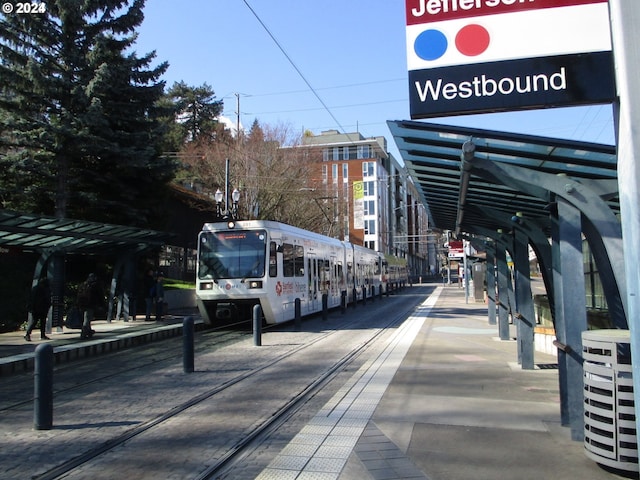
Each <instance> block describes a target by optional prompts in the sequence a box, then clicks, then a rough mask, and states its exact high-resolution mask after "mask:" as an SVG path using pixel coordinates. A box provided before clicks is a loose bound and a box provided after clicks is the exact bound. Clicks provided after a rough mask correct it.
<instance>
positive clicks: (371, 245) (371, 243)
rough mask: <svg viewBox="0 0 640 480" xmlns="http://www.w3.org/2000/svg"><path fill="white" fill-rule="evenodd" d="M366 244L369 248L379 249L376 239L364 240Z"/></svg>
mask: <svg viewBox="0 0 640 480" xmlns="http://www.w3.org/2000/svg"><path fill="white" fill-rule="evenodd" d="M364 246H365V247H367V248H370V249H371V250H377V249H376V241H375V240H367V241H365V242H364Z"/></svg>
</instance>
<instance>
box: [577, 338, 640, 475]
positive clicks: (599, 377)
mask: <svg viewBox="0 0 640 480" xmlns="http://www.w3.org/2000/svg"><path fill="white" fill-rule="evenodd" d="M582 350H583V358H584V365H583V370H584V449H585V454H586V455H587V457H589V458H590V459H592V460H594V461H595V462H597V463H599V464H601V465H604V466H607V467H611V468H615V469H618V470H624V471H627V472H638V444H637V434H636V415H635V406H634V398H633V378H632V369H631V345H630V334H629V330H611V329H605V330H589V331H586V332H582Z"/></svg>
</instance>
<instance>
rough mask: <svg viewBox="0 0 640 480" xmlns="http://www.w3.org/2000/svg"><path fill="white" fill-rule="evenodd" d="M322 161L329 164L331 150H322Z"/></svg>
mask: <svg viewBox="0 0 640 480" xmlns="http://www.w3.org/2000/svg"><path fill="white" fill-rule="evenodd" d="M322 161H323V162H328V161H329V149H328V148H325V149H324V150H322Z"/></svg>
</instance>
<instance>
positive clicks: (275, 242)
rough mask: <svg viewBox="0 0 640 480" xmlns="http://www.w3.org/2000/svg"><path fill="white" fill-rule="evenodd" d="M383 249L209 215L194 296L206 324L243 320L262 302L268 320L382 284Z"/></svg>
mask: <svg viewBox="0 0 640 480" xmlns="http://www.w3.org/2000/svg"><path fill="white" fill-rule="evenodd" d="M384 263H385V260H384V256H383V255H381V254H379V253H377V252H374V251H372V250H369V249H366V248H364V247H360V246H357V245H352V244H350V243H348V242H342V241H340V240H337V239H334V238H330V237H325V236H323V235H319V234H317V233H313V232H309V231H306V230H302V229H300V228H296V227H293V226H291V225H286V224H283V223H279V222H273V221H266V220H246V221H229V222H226V221H225V222H216V223H207V224H205V225H204V227H203V229H202V231H201V232H200V234H199V237H198V266H197V273H196V299H197V303H198V309H199V310H200V313H201V315H202V317H203V319H204V321H205V322H206V323H208V324H223V323H232V322H235V321H243V320H248V319H250V318H251V316H252V310H253V306H254V305H258V304H259V305H260V306H261V308H262V313H263V316H264V320H265V322H266V323H268V324H274V323H281V322H286V321H290V320H293V319H294V318H295V301H296V299H300V307H301V315H303V316H304V315H310V314H313V313H317V312H321V311H322V308H323V305H322V299H323V296H324V295H326V296H327V307H328V308H334V307H339V306H341V304H342V301H343V300H342V299H343V297H344V298H345V301H347V302H353V301H354V299H355V301H357V300H361V299H362V298H366V297H370V296H371V295H374V294H375V293H377V292H380V291H381V290H380V288H385V282H384V275H383V264H384Z"/></svg>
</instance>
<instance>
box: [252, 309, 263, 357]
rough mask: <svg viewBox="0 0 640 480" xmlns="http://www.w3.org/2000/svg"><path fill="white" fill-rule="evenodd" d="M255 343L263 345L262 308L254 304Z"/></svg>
mask: <svg viewBox="0 0 640 480" xmlns="http://www.w3.org/2000/svg"><path fill="white" fill-rule="evenodd" d="M253 344H254V345H255V346H256V347H259V346H261V345H262V308H261V307H260V305H254V306H253Z"/></svg>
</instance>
